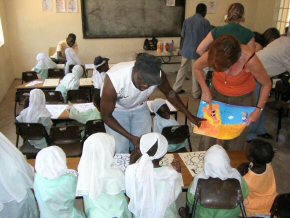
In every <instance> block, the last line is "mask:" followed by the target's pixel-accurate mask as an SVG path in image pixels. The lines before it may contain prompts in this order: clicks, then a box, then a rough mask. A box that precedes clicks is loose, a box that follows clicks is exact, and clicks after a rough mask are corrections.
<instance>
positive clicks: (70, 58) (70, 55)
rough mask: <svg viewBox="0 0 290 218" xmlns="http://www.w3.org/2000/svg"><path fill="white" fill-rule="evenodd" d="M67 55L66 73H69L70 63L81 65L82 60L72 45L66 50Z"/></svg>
mask: <svg viewBox="0 0 290 218" xmlns="http://www.w3.org/2000/svg"><path fill="white" fill-rule="evenodd" d="M65 56H66V64H65V74H68V73H69V65H80V64H81V60H80V59H79V57H78V56H77V53H76V52H75V50H74V49H73V48H71V47H69V48H67V49H66V50H65Z"/></svg>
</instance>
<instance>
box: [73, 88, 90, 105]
mask: <svg viewBox="0 0 290 218" xmlns="http://www.w3.org/2000/svg"><path fill="white" fill-rule="evenodd" d="M67 100H68V101H69V102H71V103H88V102H91V93H90V89H77V90H68V92H67Z"/></svg>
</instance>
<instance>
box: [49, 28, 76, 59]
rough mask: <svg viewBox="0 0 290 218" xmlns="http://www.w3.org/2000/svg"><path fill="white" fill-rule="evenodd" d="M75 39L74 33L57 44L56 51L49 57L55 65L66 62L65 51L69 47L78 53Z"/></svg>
mask: <svg viewBox="0 0 290 218" xmlns="http://www.w3.org/2000/svg"><path fill="white" fill-rule="evenodd" d="M76 39H77V37H76V35H75V34H74V33H70V34H68V36H67V38H66V39H65V40H62V41H60V42H59V43H58V44H57V47H56V51H55V53H54V54H53V55H52V56H51V59H52V60H53V61H54V62H55V63H57V64H64V63H65V62H66V57H65V50H66V49H67V48H69V47H71V48H73V49H74V50H75V51H76V53H78V45H77V43H76Z"/></svg>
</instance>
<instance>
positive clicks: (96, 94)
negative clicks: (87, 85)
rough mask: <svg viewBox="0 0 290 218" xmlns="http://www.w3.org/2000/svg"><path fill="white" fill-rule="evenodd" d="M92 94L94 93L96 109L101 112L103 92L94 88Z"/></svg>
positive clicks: (93, 98)
mask: <svg viewBox="0 0 290 218" xmlns="http://www.w3.org/2000/svg"><path fill="white" fill-rule="evenodd" d="M91 93H92V96H91V98H92V101H93V102H94V101H96V107H97V109H98V111H100V108H101V96H100V94H101V90H100V89H96V88H92V90H91Z"/></svg>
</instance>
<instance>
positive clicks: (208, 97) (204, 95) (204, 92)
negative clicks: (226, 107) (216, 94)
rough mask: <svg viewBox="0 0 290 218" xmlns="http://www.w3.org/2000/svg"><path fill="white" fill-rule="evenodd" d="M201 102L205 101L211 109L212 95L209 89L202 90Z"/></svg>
mask: <svg viewBox="0 0 290 218" xmlns="http://www.w3.org/2000/svg"><path fill="white" fill-rule="evenodd" d="M201 100H203V101H205V102H206V103H208V104H209V106H210V107H211V102H212V95H211V92H210V90H209V88H206V89H203V90H202V94H201Z"/></svg>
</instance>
